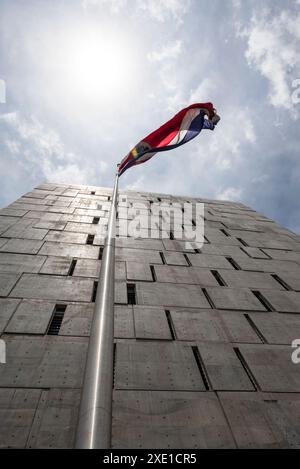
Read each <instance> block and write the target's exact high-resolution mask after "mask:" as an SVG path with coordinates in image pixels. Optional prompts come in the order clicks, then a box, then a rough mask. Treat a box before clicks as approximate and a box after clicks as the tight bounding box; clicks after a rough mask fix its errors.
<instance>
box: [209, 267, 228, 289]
mask: <svg viewBox="0 0 300 469" xmlns="http://www.w3.org/2000/svg"><path fill="white" fill-rule="evenodd" d="M211 273H212V274H213V276H214V277H215V279H216V281H217V282H218V284H219V285H221V287H227V284H226V282H225V280H224V279H223V278H222V276H221V275H220V274H219V272H218V271H217V270H211Z"/></svg>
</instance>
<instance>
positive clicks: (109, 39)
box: [64, 29, 134, 100]
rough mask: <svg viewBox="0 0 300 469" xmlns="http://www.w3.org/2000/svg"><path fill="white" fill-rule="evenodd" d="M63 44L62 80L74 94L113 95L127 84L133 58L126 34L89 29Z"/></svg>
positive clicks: (92, 96)
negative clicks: (63, 69)
mask: <svg viewBox="0 0 300 469" xmlns="http://www.w3.org/2000/svg"><path fill="white" fill-rule="evenodd" d="M64 48H65V51H64V57H65V64H64V68H65V78H66V84H67V87H68V89H69V90H73V92H75V93H76V95H77V96H78V98H85V99H86V98H89V99H92V100H99V99H101V100H105V99H111V98H112V97H115V98H117V97H120V96H121V95H122V94H123V93H124V92H126V91H128V88H130V85H131V77H132V70H133V67H134V64H133V62H134V60H133V54H132V48H131V46H130V43H129V41H128V39H127V38H126V37H124V36H121V35H118V34H109V33H107V32H106V33H105V32H104V31H97V30H90V29H89V30H84V31H81V33H80V34H73V35H72V36H71V37H70V38H69V39H68V41H67V43H66V45H65V47H64Z"/></svg>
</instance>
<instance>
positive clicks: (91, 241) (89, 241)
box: [86, 234, 95, 244]
mask: <svg viewBox="0 0 300 469" xmlns="http://www.w3.org/2000/svg"><path fill="white" fill-rule="evenodd" d="M94 238H95V235H92V234H89V235H87V238H86V244H93V242H94Z"/></svg>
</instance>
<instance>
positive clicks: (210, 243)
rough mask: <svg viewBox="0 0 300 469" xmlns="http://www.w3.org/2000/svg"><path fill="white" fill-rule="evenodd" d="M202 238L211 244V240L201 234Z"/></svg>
mask: <svg viewBox="0 0 300 469" xmlns="http://www.w3.org/2000/svg"><path fill="white" fill-rule="evenodd" d="M203 238H204V239H205V241H206V242H207V244H211V242H210V241H209V239H207V237H206V236H203Z"/></svg>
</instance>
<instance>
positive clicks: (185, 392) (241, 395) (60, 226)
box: [0, 184, 300, 448]
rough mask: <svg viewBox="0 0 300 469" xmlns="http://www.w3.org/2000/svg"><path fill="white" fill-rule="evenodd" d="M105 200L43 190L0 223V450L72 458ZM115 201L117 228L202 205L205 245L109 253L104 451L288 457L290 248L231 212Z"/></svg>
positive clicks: (152, 245)
mask: <svg viewBox="0 0 300 469" xmlns="http://www.w3.org/2000/svg"><path fill="white" fill-rule="evenodd" d="M111 194H112V190H111V189H105V188H99V187H90V186H77V185H62V184H42V185H40V186H39V187H37V188H35V189H34V190H33V191H32V192H29V193H27V194H26V195H24V196H23V197H21V198H20V199H19V200H17V201H16V202H14V203H12V204H11V205H10V206H9V207H7V208H4V209H2V210H1V212H0V236H1V237H0V338H1V340H2V341H3V342H1V343H2V345H3V344H5V345H6V363H5V364H4V363H0V447H17V448H25V447H26V448H61V447H63V448H72V447H73V445H74V435H75V431H76V425H77V417H78V406H79V402H80V396H81V388H82V380H83V373H84V367H85V358H86V351H87V346H88V341H89V330H90V324H91V319H92V315H93V306H94V301H95V295H96V288H97V278H98V272H99V268H100V264H101V254H102V249H101V248H102V247H103V233H102V229H101V226H102V225H101V223H103V222H105V221H107V215H108V211H109V208H110V197H111ZM119 195H120V197H119V201H120V203H119V214H118V215H119V217H118V219H119V223H121V220H124V217H126V216H127V215H126V210H124V208H126V205H127V204H128V203H129V204H130V203H131V202H134V201H143V202H144V203H146V205H147V207H148V208H147V210H150V207H151V202H155V201H157V200H159V199H160V200H162V201H168V202H170V201H171V202H175V201H178V202H183V201H190V202H193V201H195V200H197V201H200V202H204V203H205V244H204V245H203V247H202V248H201V250H197V249H196V250H194V249H192V248H190V249H189V248H187V247H186V245H185V243H184V241H178V240H176V239H143V240H135V239H133V238H122V237H118V238H117V240H116V245H117V248H116V263H115V266H116V294H115V364H114V367H115V369H114V389H113V415H112V447H113V448H235V447H239V448H254V447H267V448H273V447H274V448H278V447H290V448H295V447H298V448H299V447H300V363H299V364H297V361H298V360H297V358H298V357H300V353H299V354H298V355H297V349H293V348H292V346H291V344H292V341H294V340H295V339H299V340H300V237H299V236H298V235H296V234H294V233H292V232H291V231H289V230H287V229H285V228H283V227H281V226H279V225H278V224H276V223H274V222H273V221H271V220H269V219H267V218H266V217H264V216H263V215H261V214H258V213H257V212H255V211H254V210H252V209H250V208H248V207H246V206H244V205H242V204H240V203H233V202H222V201H215V200H203V199H191V198H190V199H187V198H184V197H173V196H171V195H166V194H153V193H140V192H139V193H138V192H122V191H120V194H119ZM124 196H127V200H125V197H124ZM293 352H294V361H293V360H292V353H293Z"/></svg>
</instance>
